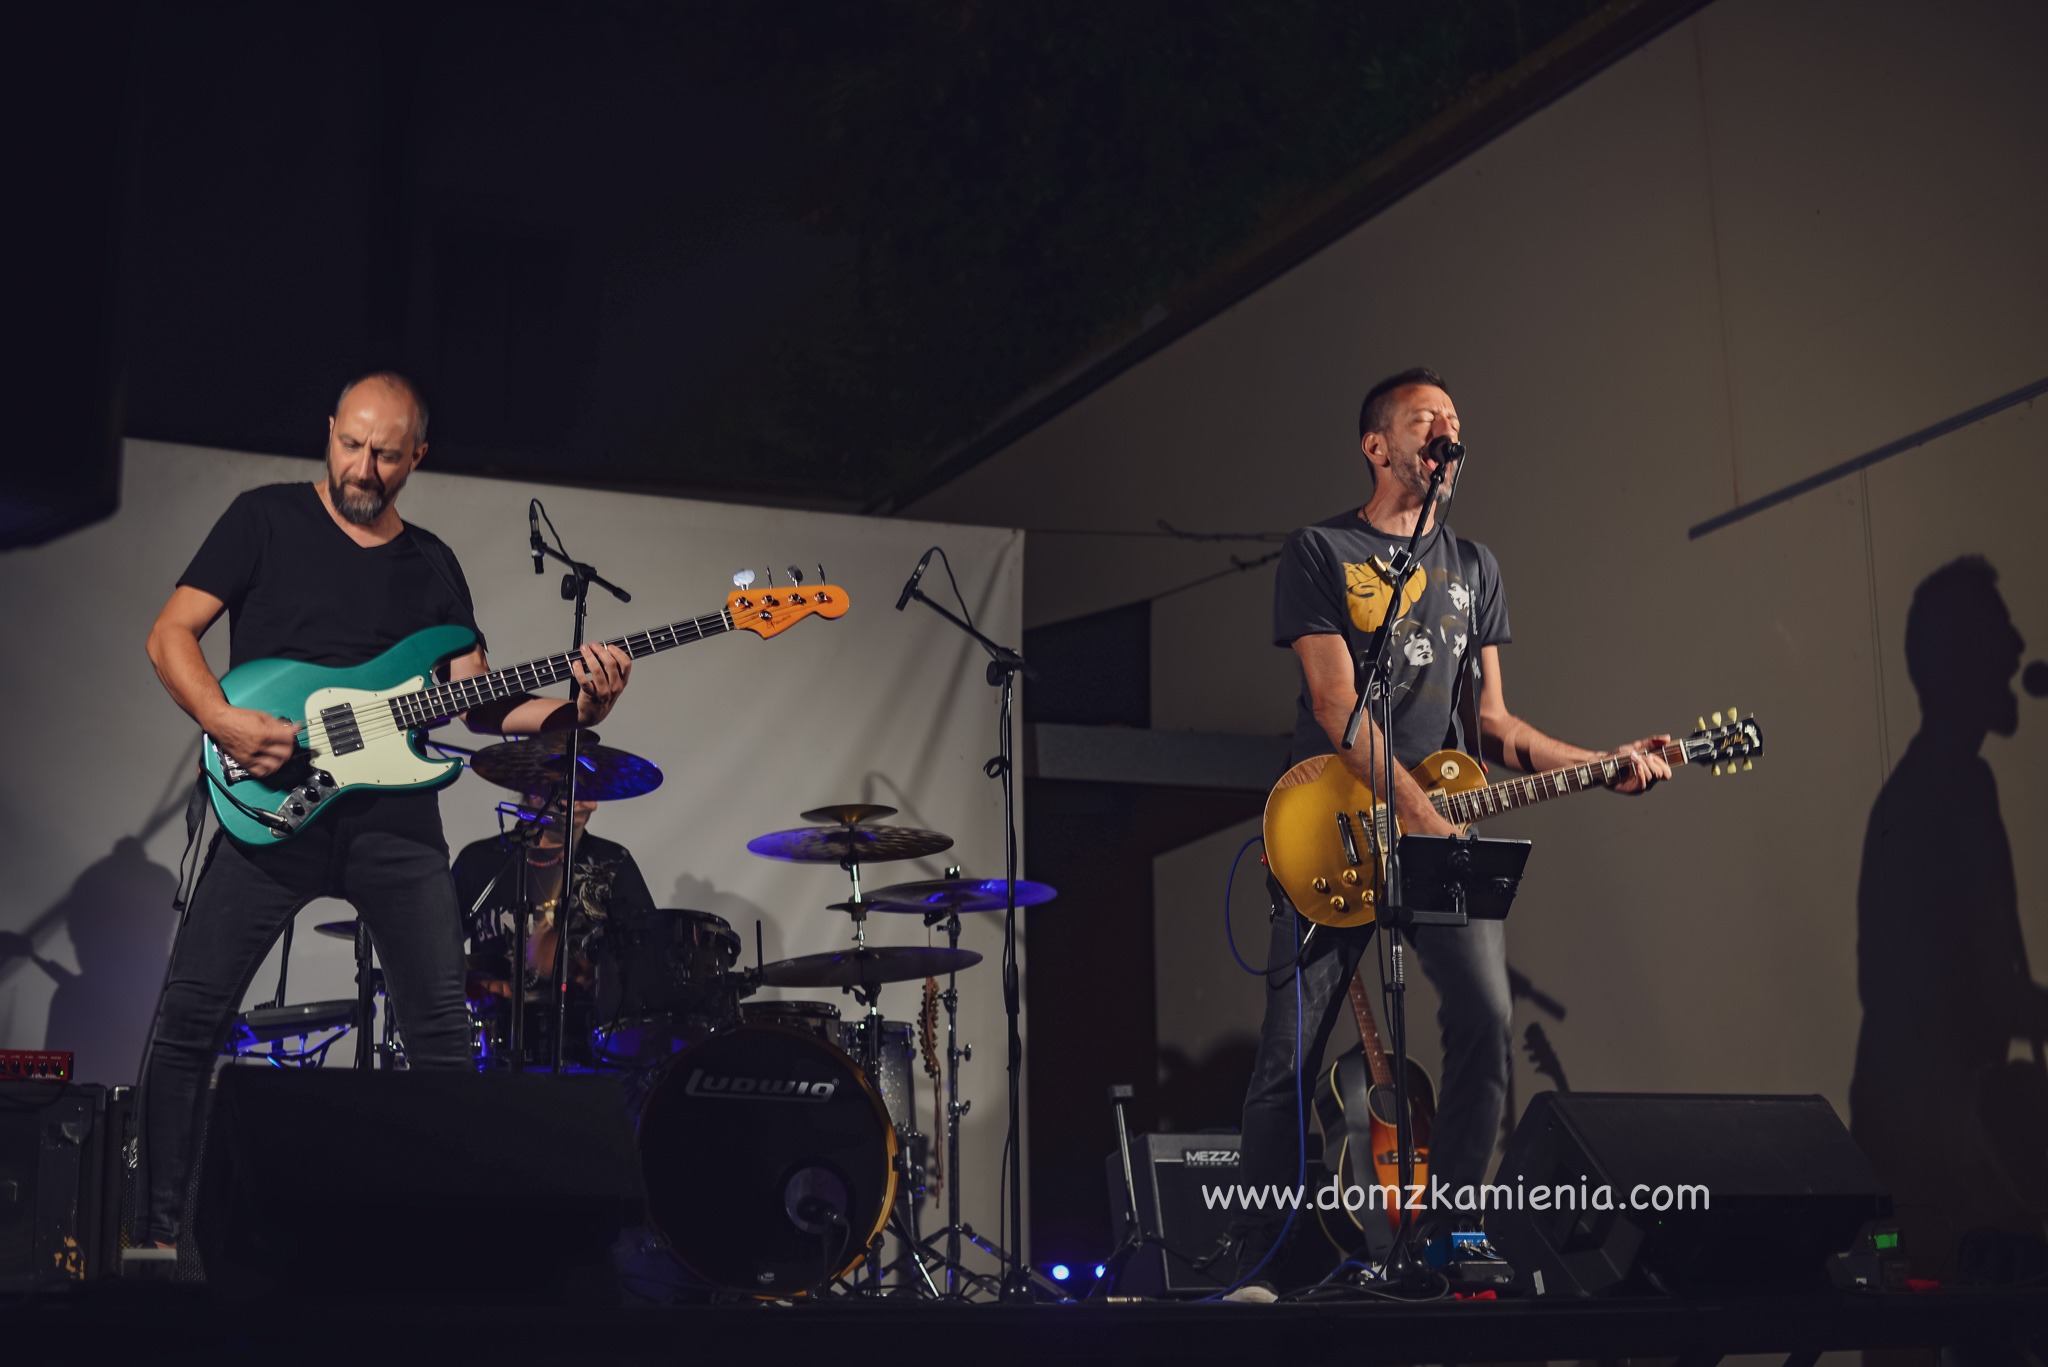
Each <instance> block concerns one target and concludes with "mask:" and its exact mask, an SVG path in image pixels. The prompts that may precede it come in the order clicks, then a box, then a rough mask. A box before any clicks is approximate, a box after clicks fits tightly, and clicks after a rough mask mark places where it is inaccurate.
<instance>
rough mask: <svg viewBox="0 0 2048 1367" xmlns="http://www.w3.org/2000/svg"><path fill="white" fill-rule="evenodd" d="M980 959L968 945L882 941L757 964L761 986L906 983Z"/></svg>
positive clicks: (838, 985) (854, 985) (860, 985)
mask: <svg viewBox="0 0 2048 1367" xmlns="http://www.w3.org/2000/svg"><path fill="white" fill-rule="evenodd" d="M980 962H981V955H979V954H977V953H975V952H974V951H973V950H971V949H948V948H946V947H945V946H943V945H938V946H933V947H931V948H926V947H925V946H922V945H885V946H879V947H875V948H869V949H841V950H834V951H833V952H831V953H829V954H805V955H803V956H801V957H799V958H795V959H779V960H777V961H776V962H774V963H772V964H763V965H761V983H762V985H763V986H764V987H863V986H872V985H874V984H878V983H907V982H912V981H914V980H916V979H918V978H935V977H938V976H940V975H942V974H946V973H957V972H959V971H960V970H961V969H963V968H972V967H974V965H976V964H978V963H980Z"/></svg>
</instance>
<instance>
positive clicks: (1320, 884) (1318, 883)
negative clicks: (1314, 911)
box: [1309, 874, 1330, 892]
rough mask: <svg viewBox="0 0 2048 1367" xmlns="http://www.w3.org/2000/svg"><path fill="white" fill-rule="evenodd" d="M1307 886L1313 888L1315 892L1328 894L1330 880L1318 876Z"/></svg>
mask: <svg viewBox="0 0 2048 1367" xmlns="http://www.w3.org/2000/svg"><path fill="white" fill-rule="evenodd" d="M1309 886H1310V887H1312V888H1314V889H1315V890H1316V891H1317V892H1328V891H1329V890H1330V880H1329V879H1327V878H1325V877H1323V876H1322V875H1321V874H1318V875H1316V877H1315V878H1313V879H1311V880H1310V882H1309Z"/></svg>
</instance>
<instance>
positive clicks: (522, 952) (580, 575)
mask: <svg viewBox="0 0 2048 1367" xmlns="http://www.w3.org/2000/svg"><path fill="white" fill-rule="evenodd" d="M534 502H535V504H536V505H538V504H539V500H538V499H536V500H534ZM541 515H542V516H543V517H545V516H546V510H545V509H543V510H542V512H541ZM548 530H549V531H551V532H553V531H554V530H555V524H554V522H553V521H552V520H550V521H549V522H548ZM533 548H534V550H535V551H537V552H539V553H540V554H542V555H545V556H547V557H549V558H550V559H554V560H559V561H561V562H562V563H563V564H564V565H567V566H568V567H569V572H568V573H567V574H565V575H563V576H562V597H563V599H564V600H565V601H569V602H573V603H575V604H576V624H575V628H574V630H573V631H572V632H571V633H570V639H569V653H570V655H571V656H572V657H573V656H574V655H576V654H577V653H578V652H579V651H581V650H582V649H583V618H584V615H585V613H586V612H587V611H588V610H589V606H590V586H591V585H592V584H596V585H598V586H599V587H600V588H602V589H604V590H605V591H606V592H607V593H609V594H611V596H612V597H614V598H616V599H618V600H619V601H620V602H621V603H630V602H632V601H633V595H632V594H630V593H628V592H626V591H625V590H624V589H622V588H620V587H619V586H618V585H617V584H614V583H612V582H611V581H610V580H609V579H606V578H605V577H604V576H603V575H601V574H599V573H598V572H597V570H596V568H595V567H594V566H591V565H586V564H585V563H583V562H582V561H581V560H575V559H571V558H570V556H569V555H568V553H567V552H566V551H564V550H563V549H562V537H561V533H559V532H556V533H555V544H554V545H552V546H550V545H548V544H547V543H546V542H544V541H542V540H540V539H539V537H538V535H536V537H535V540H534V543H533ZM570 665H571V672H570V674H569V706H570V707H571V708H572V709H573V708H574V707H575V706H576V700H577V698H578V697H579V696H580V695H581V694H582V692H583V688H582V685H580V684H578V683H577V682H576V675H575V672H574V665H575V661H574V659H573V658H572V659H571V660H570ZM582 741H583V728H582V727H581V726H579V725H577V724H576V718H575V717H574V716H573V715H572V716H571V717H570V718H569V753H568V761H569V778H568V781H567V783H566V784H565V785H564V786H565V787H567V789H568V800H569V805H568V808H567V812H566V815H565V817H564V822H563V830H562V895H561V900H560V901H559V902H558V903H557V904H556V906H555V1038H554V1041H553V1045H554V1049H553V1058H552V1060H551V1061H550V1063H549V1068H548V1070H549V1071H550V1072H554V1073H559V1072H561V1071H562V1068H563V1053H562V1048H563V1045H564V1044H565V1043H566V1042H567V1041H566V1036H567V1034H568V1030H569V919H570V916H571V915H572V914H573V910H574V908H575V906H576V780H577V778H578V776H579V774H580V771H581V770H582V768H583V754H582V748H583V747H582ZM515 952H516V953H517V954H518V956H519V963H518V974H519V977H518V979H517V980H518V981H523V980H524V976H525V969H526V945H525V944H524V942H522V943H520V944H519V945H518V946H517V948H516V951H515Z"/></svg>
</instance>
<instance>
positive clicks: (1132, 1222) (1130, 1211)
mask: <svg viewBox="0 0 2048 1367" xmlns="http://www.w3.org/2000/svg"><path fill="white" fill-rule="evenodd" d="M1131 1096H1132V1089H1131V1085H1130V1084H1129V1083H1127V1082H1120V1083H1117V1084H1115V1085H1113V1086H1112V1087H1111V1088H1110V1089H1109V1104H1110V1105H1111V1107H1112V1108H1114V1110H1115V1112H1116V1148H1117V1157H1118V1158H1120V1159H1122V1160H1123V1174H1124V1208H1123V1217H1124V1237H1123V1239H1122V1240H1121V1241H1120V1242H1119V1243H1118V1244H1117V1246H1116V1248H1115V1249H1114V1250H1113V1251H1112V1252H1111V1253H1110V1255H1109V1256H1108V1257H1107V1258H1104V1259H1103V1260H1102V1275H1101V1276H1100V1277H1097V1278H1096V1279H1095V1285H1093V1286H1091V1287H1089V1288H1088V1294H1087V1296H1085V1297H1083V1299H1084V1300H1094V1299H1095V1297H1096V1294H1097V1293H1098V1292H1099V1293H1101V1294H1102V1295H1104V1296H1116V1295H1119V1294H1121V1293H1122V1291H1123V1277H1124V1268H1125V1267H1127V1266H1128V1265H1129V1264H1130V1261H1131V1259H1132V1258H1134V1257H1136V1256H1137V1255H1138V1254H1139V1253H1140V1252H1141V1251H1143V1250H1144V1249H1147V1248H1156V1249H1158V1250H1159V1251H1160V1252H1162V1253H1163V1254H1165V1255H1166V1256H1167V1257H1169V1258H1172V1259H1173V1260H1174V1261H1175V1262H1177V1263H1181V1264H1183V1265H1184V1266H1188V1267H1201V1266H1203V1264H1202V1263H1201V1262H1197V1261H1195V1260H1193V1259H1190V1258H1189V1257H1188V1256H1187V1255H1186V1254H1184V1253H1182V1252H1181V1251H1180V1250H1179V1249H1177V1248H1175V1247H1174V1246H1173V1245H1172V1244H1170V1243H1168V1242H1166V1240H1165V1239H1164V1238H1163V1237H1161V1236H1160V1235H1157V1234H1154V1233H1153V1232H1152V1229H1151V1227H1150V1226H1149V1225H1147V1224H1146V1223H1145V1220H1144V1217H1143V1215H1142V1214H1141V1213H1140V1212H1139V1208H1138V1181H1137V1178H1136V1177H1135V1176H1134V1175H1133V1173H1132V1171H1131V1130H1130V1125H1129V1124H1128V1123H1127V1122H1126V1120H1125V1119H1124V1103H1125V1102H1126V1101H1129V1100H1130V1099H1131Z"/></svg>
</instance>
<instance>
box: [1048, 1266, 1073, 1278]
mask: <svg viewBox="0 0 2048 1367" xmlns="http://www.w3.org/2000/svg"><path fill="white" fill-rule="evenodd" d="M1073 1275H1074V1274H1073V1273H1072V1272H1071V1271H1069V1270H1068V1268H1067V1265H1066V1264H1065V1263H1054V1264H1053V1265H1052V1279H1053V1280H1054V1281H1056V1282H1063V1281H1065V1280H1066V1279H1067V1278H1069V1277H1071V1276H1073Z"/></svg>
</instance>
